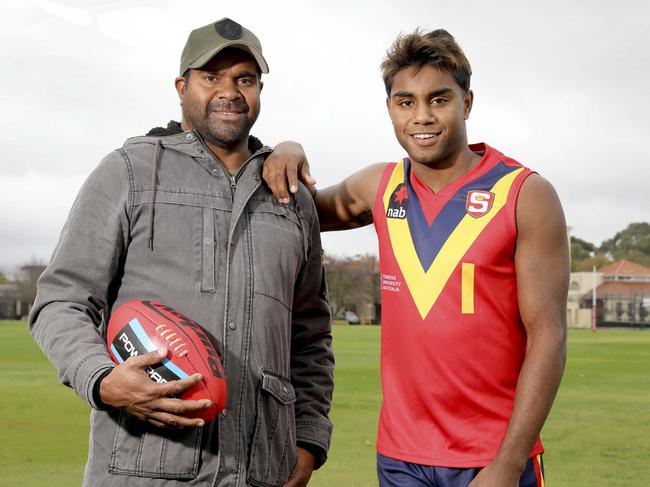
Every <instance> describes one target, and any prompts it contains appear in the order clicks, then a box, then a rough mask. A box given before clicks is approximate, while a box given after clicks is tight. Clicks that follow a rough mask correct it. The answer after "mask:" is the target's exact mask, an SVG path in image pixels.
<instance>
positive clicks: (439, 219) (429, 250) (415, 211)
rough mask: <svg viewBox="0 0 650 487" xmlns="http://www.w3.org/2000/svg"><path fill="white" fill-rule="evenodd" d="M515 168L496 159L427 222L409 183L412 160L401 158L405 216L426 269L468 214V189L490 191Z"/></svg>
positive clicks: (414, 244)
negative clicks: (405, 205)
mask: <svg viewBox="0 0 650 487" xmlns="http://www.w3.org/2000/svg"><path fill="white" fill-rule="evenodd" d="M517 169H519V168H518V167H517V166H506V165H505V164H504V163H503V161H499V162H498V163H497V164H496V165H495V166H494V167H493V168H492V169H490V170H489V171H488V172H487V173H485V174H484V175H483V176H481V177H479V178H477V179H474V180H473V181H471V182H469V183H468V184H466V185H465V186H463V187H461V188H460V189H459V190H458V191H457V192H456V194H454V195H453V196H452V197H451V199H450V200H449V201H448V202H447V204H445V206H444V207H443V208H442V209H441V210H440V213H438V215H437V216H436V218H435V219H434V220H433V222H432V223H431V226H429V224H428V223H427V219H426V217H425V216H424V211H423V210H422V204H421V203H420V200H419V198H418V196H417V193H416V192H415V189H414V188H413V186H412V185H411V177H410V176H411V161H409V160H408V159H405V160H404V184H405V185H406V189H407V191H408V200H409V204H408V206H407V208H406V219H407V221H408V225H409V231H410V233H411V240H412V241H413V246H414V247H415V252H416V253H417V255H418V258H419V259H420V264H421V265H422V269H423V270H424V271H425V272H427V271H428V270H429V268H430V267H431V264H432V263H433V261H434V260H435V258H436V257H437V256H438V253H439V252H440V249H441V248H442V246H443V245H444V244H445V242H446V241H447V239H448V238H449V236H450V235H451V234H452V233H453V232H454V230H456V227H457V226H458V224H459V223H460V221H461V220H462V219H463V217H464V216H465V215H466V214H467V210H466V201H467V193H468V192H469V191H472V190H482V191H489V190H490V189H491V188H492V187H493V186H494V185H495V184H496V182H497V181H498V180H499V179H501V178H502V177H503V176H505V175H506V174H509V173H511V172H512V171H516V170H517Z"/></svg>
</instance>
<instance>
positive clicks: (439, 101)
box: [431, 98, 447, 105]
mask: <svg viewBox="0 0 650 487" xmlns="http://www.w3.org/2000/svg"><path fill="white" fill-rule="evenodd" d="M446 101H447V100H446V99H445V98H434V99H433V100H431V104H432V105H442V104H443V103H445V102H446Z"/></svg>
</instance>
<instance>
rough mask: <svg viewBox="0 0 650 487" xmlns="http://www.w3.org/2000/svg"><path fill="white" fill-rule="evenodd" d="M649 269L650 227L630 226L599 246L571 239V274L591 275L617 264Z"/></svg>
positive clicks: (638, 224)
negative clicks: (625, 263) (623, 261)
mask: <svg viewBox="0 0 650 487" xmlns="http://www.w3.org/2000/svg"><path fill="white" fill-rule="evenodd" d="M623 259H625V260H629V261H632V262H636V263H637V264H641V265H642V266H645V267H650V223H646V222H641V223H630V224H629V225H628V226H627V228H625V229H624V230H621V231H620V232H618V233H616V235H614V236H613V237H612V238H610V239H609V240H605V241H604V242H603V243H602V244H601V245H600V246H596V245H594V244H593V243H591V242H587V241H586V240H582V239H581V238H578V237H574V236H571V271H572V272H589V271H591V270H592V269H593V266H596V268H597V269H598V268H600V267H603V266H604V265H607V264H609V263H610V262H613V261H616V260H623Z"/></svg>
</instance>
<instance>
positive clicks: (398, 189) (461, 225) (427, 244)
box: [383, 159, 525, 319]
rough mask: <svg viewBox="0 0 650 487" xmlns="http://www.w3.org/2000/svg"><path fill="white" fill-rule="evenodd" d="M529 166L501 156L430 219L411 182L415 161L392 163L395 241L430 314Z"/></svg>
mask: <svg viewBox="0 0 650 487" xmlns="http://www.w3.org/2000/svg"><path fill="white" fill-rule="evenodd" d="M524 170H525V169H524V168H523V167H521V166H510V165H506V164H505V163H504V162H503V161H499V162H498V163H497V164H495V165H494V167H492V168H491V169H490V170H488V171H487V172H485V173H484V174H482V175H480V176H478V177H477V178H475V179H472V180H470V181H469V182H467V183H466V184H465V185H463V186H462V187H460V188H459V189H458V190H457V191H456V192H455V193H454V194H453V195H451V197H450V198H449V199H448V201H446V202H445V204H444V205H443V206H442V208H441V209H440V211H439V212H438V213H437V215H436V216H435V217H434V219H433V221H432V222H431V224H429V223H428V222H427V219H426V217H425V212H424V210H423V204H424V205H426V204H427V203H426V201H421V199H420V198H419V197H418V194H417V192H416V190H415V189H414V187H413V185H412V184H411V174H410V171H411V163H410V161H409V160H408V159H404V160H402V161H401V162H400V163H398V164H396V165H395V167H394V168H393V171H392V174H391V176H390V178H389V181H388V184H387V185H386V190H385V192H384V194H383V203H384V214H385V215H386V223H387V228H388V234H389V236H390V244H391V247H392V250H393V254H394V255H395V259H396V261H397V263H398V265H399V268H400V270H401V272H402V275H403V276H404V280H405V281H406V284H407V286H408V289H409V292H410V294H411V296H412V298H413V301H414V302H415V304H416V306H417V309H418V311H419V313H420V316H421V317H422V319H425V318H426V316H427V315H428V314H429V311H430V310H431V308H432V307H433V305H434V304H435V302H436V300H437V299H438V296H440V293H441V292H442V290H443V289H444V287H445V285H446V284H447V281H448V280H449V277H450V276H451V274H452V272H453V271H454V269H456V267H457V266H458V264H459V263H460V261H461V259H462V258H463V256H464V255H465V253H466V252H467V250H468V249H469V248H470V247H471V246H472V244H473V243H474V241H475V240H476V239H477V238H478V237H479V235H481V233H482V232H483V231H484V230H485V229H486V228H487V227H488V225H489V223H490V221H492V219H493V218H494V217H495V216H496V215H497V214H498V213H499V211H500V210H501V209H502V208H503V207H504V206H505V204H506V202H507V200H508V194H509V191H510V187H511V186H512V184H513V182H514V181H515V178H516V177H517V176H518V175H519V174H520V173H521V172H522V171H524Z"/></svg>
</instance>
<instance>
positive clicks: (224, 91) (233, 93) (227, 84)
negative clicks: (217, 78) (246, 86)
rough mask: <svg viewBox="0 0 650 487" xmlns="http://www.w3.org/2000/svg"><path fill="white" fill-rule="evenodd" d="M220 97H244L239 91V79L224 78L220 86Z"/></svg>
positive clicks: (224, 98) (228, 98)
mask: <svg viewBox="0 0 650 487" xmlns="http://www.w3.org/2000/svg"><path fill="white" fill-rule="evenodd" d="M218 95H219V98H221V99H222V100H228V101H233V100H237V99H239V98H242V94H241V91H239V85H238V84H237V80H233V79H224V80H223V81H222V82H221V86H219V92H218Z"/></svg>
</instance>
